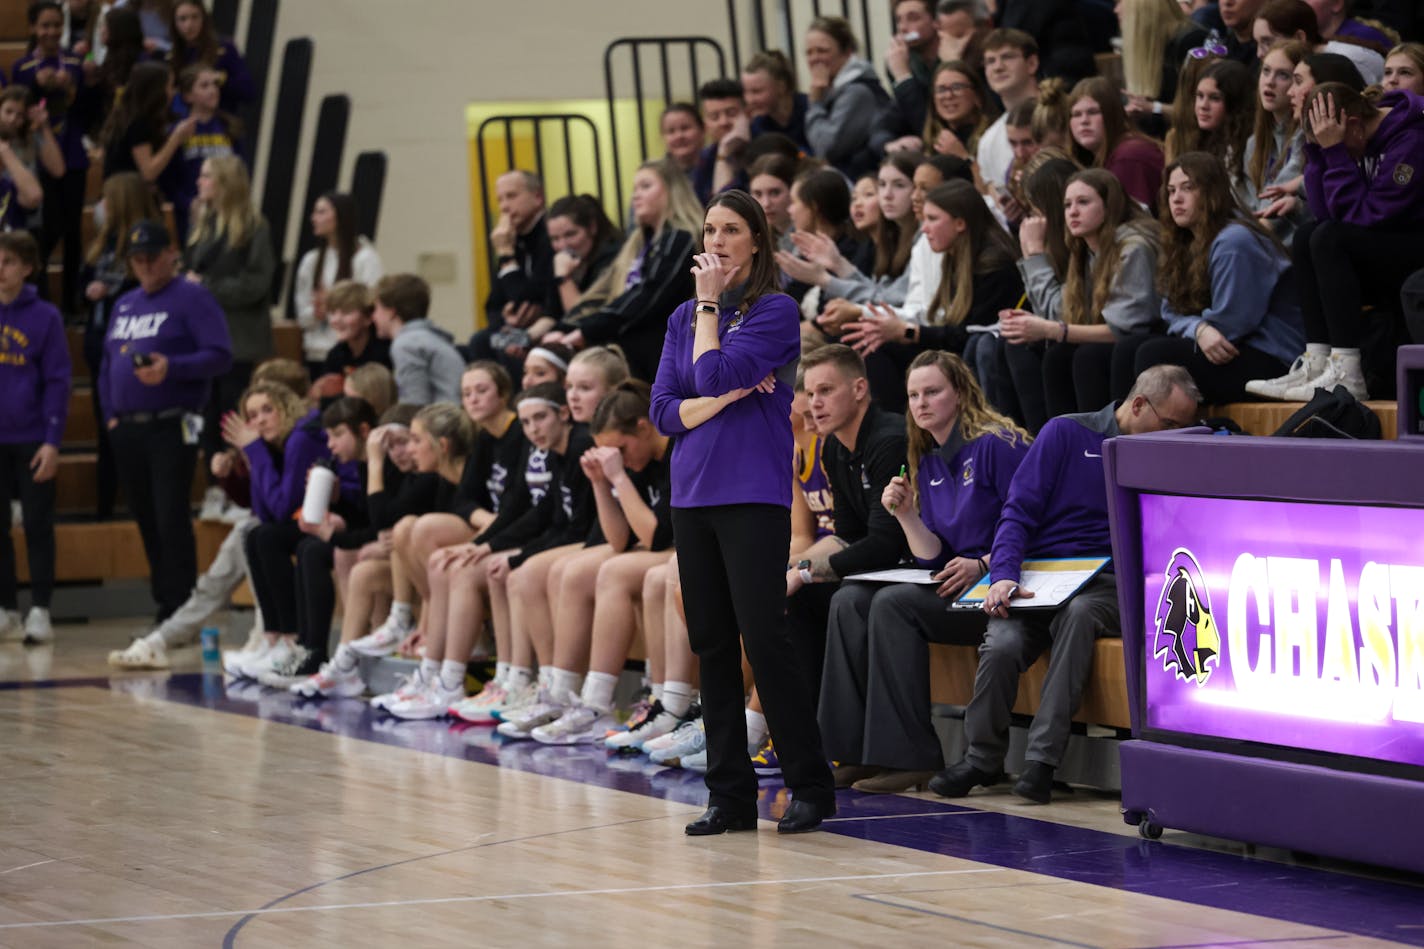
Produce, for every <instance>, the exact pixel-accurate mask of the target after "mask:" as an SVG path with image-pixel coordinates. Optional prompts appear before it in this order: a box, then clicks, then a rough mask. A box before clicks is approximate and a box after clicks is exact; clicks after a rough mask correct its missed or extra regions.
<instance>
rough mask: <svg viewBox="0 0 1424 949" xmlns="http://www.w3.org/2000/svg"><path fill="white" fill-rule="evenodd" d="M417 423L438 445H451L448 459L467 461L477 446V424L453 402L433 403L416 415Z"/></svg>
mask: <svg viewBox="0 0 1424 949" xmlns="http://www.w3.org/2000/svg"><path fill="white" fill-rule="evenodd" d="M415 421H417V422H419V423H420V424H421V425H423V426H424V427H425V430H426V431H427V432H429V433H430V437H431V438H433V439H435V441H436V442H437V443H439V442H440V441H442V440H444V441H446V442H447V443H448V444H449V448H448V449H447V451H448V455H447V456H446V457H447V458H455V459H465V458H468V457H470V449H471V448H472V447H473V446H474V444H475V423H474V422H471V421H470V417H469V416H468V415H466V414H465V410H464V409H462V408H460V407H459V406H458V405H456V404H455V403H453V402H432V403H431V404H430V405H427V406H425V407H423V408H422V409H421V410H420V411H419V412H416V413H415Z"/></svg>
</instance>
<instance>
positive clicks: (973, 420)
mask: <svg viewBox="0 0 1424 949" xmlns="http://www.w3.org/2000/svg"><path fill="white" fill-rule="evenodd" d="M905 387H906V390H907V392H908V393H909V409H908V411H907V412H906V413H905V429H906V435H907V439H908V444H907V452H906V455H907V465H906V467H907V468H908V469H909V472H910V474H909V476H908V477H895V478H892V479H890V483H889V484H887V485H886V486H885V491H884V493H883V494H882V496H881V503H882V504H883V505H884V506H885V509H886V510H888V511H890V512H891V513H892V514H893V515H894V517H895V519H896V520H897V521H898V522H899V523H900V527H901V529H902V530H903V531H904V532H905V539H906V540H907V541H908V542H909V547H910V553H911V555H912V556H913V557H914V558H915V564H916V566H918V567H921V568H925V569H928V570H929V571H931V577H930V578H931V580H933V581H934V585H929V584H913V583H899V584H890V585H881V584H871V583H846V584H843V585H842V586H841V589H840V592H838V593H837V594H836V600H835V605H834V607H833V608H832V610H831V620H830V625H829V626H828V628H827V640H828V641H827V647H826V666H825V672H824V675H823V682H824V683H825V684H824V686H823V689H822V695H823V696H825V695H834V696H836V701H835V702H827V701H824V700H823V701H822V703H821V712H820V720H821V727H822V730H823V733H824V734H825V736H826V737H825V741H826V749H825V750H826V754H827V755H829V756H830V757H832V758H834V759H835V760H836V761H839V762H841V763H842V766H844V765H846V764H852V765H860V766H862V767H863V773H864V777H862V778H861V779H860V780H859V781H857V782H856V783H855V784H853V785H852V787H854V788H855V789H856V790H857V791H867V792H879V793H889V794H894V793H900V792H903V791H907V790H910V789H911V788H915V787H923V786H925V784H926V783H927V782H928V781H929V779H930V777H931V776H932V775H933V774H934V773H935V772H936V771H938V770H939V768H940V767H942V764H943V762H942V758H941V752H940V743H939V739H938V737H937V736H936V735H935V730H934V727H933V725H932V724H931V722H930V714H929V707H930V703H929V676H928V673H927V672H926V671H925V670H926V669H928V667H929V645H928V644H929V643H932V642H934V643H972V642H977V641H978V639H979V637H980V636H981V635H982V633H983V629H984V620H983V619H982V618H980V617H978V616H973V615H969V613H970V611H964V610H950V609H946V605H947V604H948V603H952V602H953V601H954V600H956V599H958V598H959V597H960V596H961V595H962V594H963V593H964V591H965V590H967V589H969V587H970V586H972V585H973V584H974V583H976V582H977V581H978V580H979V579H980V578H982V577H983V576H985V575H986V574H987V573H988V572H989V561H990V551H991V549H992V547H993V542H994V525H995V523H996V522H997V521H998V518H999V513H1000V511H1001V510H1002V509H1003V506H1004V502H1005V500H1006V499H1007V498H1008V493H1009V484H1010V482H1011V481H1012V480H1013V476H1014V472H1015V471H1017V470H1018V467H1019V465H1020V464H1021V463H1022V462H1023V459H1024V457H1025V456H1026V455H1027V454H1028V446H1029V441H1030V438H1029V435H1028V433H1027V432H1025V431H1024V430H1023V429H1021V428H1019V427H1018V426H1017V425H1015V424H1014V423H1013V422H1012V421H1010V420H1009V419H1008V418H1007V417H1005V416H1004V415H1002V414H1000V413H999V412H998V411H997V410H995V409H994V408H993V407H991V406H990V404H989V401H988V399H987V398H986V397H985V395H984V392H983V390H982V389H980V388H979V384H978V383H977V382H976V381H975V378H974V372H973V371H972V370H971V369H970V368H969V366H968V364H966V363H965V362H964V360H962V359H960V358H959V357H958V356H955V355H953V354H952V353H946V352H942V351H936V350H930V351H928V352H923V353H920V354H919V355H918V356H916V357H915V359H914V361H913V362H912V363H911V364H910V370H909V372H908V374H907V375H906V383H905ZM872 631H873V634H872ZM867 669H869V673H868V676H869V677H868V678H867V673H866V671H865V670H867ZM906 683H911V684H913V688H912V689H910V690H909V691H910V693H911V694H906V691H907V689H906Z"/></svg>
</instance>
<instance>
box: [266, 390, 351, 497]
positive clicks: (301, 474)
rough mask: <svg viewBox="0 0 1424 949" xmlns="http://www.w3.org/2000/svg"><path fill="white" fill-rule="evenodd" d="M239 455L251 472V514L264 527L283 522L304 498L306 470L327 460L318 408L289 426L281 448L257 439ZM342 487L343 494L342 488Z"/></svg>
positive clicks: (328, 456)
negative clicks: (242, 455)
mask: <svg viewBox="0 0 1424 949" xmlns="http://www.w3.org/2000/svg"><path fill="white" fill-rule="evenodd" d="M242 453H243V454H244V455H246V456H247V465H248V467H249V468H250V469H251V470H252V513H253V514H256V515H257V517H258V518H259V519H260V520H261V521H262V522H263V523H264V524H271V523H273V522H276V521H285V520H287V519H288V518H290V517H291V516H292V515H293V514H295V513H296V512H297V510H298V509H299V508H301V506H302V499H303V498H304V497H305V496H306V491H307V469H308V468H310V467H311V466H312V465H313V464H315V463H316V462H318V461H321V460H322V459H327V458H330V457H331V452H330V451H328V450H327V447H326V433H325V432H324V431H322V428H321V418H320V410H318V409H312V410H311V411H310V412H308V413H307V414H306V415H305V416H303V417H302V418H301V419H300V420H299V421H298V422H297V424H296V425H295V426H293V427H292V431H291V434H289V435H288V436H287V440H286V442H284V443H283V444H282V447H281V448H273V447H272V446H270V445H268V444H267V443H266V442H264V441H262V440H261V439H258V440H257V441H255V442H253V443H252V444H250V445H248V446H247V447H246V448H244V449H243V450H242ZM277 456H280V458H281V462H280V464H279V463H278V457H277ZM342 488H343V494H344V493H345V488H346V485H344V484H343V485H342Z"/></svg>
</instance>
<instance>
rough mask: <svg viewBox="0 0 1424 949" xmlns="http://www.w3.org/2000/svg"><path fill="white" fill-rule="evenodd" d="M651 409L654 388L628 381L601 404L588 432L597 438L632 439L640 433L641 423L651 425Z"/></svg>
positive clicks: (606, 396)
mask: <svg viewBox="0 0 1424 949" xmlns="http://www.w3.org/2000/svg"><path fill="white" fill-rule="evenodd" d="M651 405H652V387H651V386H649V385H648V384H647V383H646V382H644V381H642V380H641V379H627V380H625V381H624V382H622V383H621V384H620V385H619V386H618V388H616V389H614V390H613V391H612V392H610V393H608V394H607V395H605V396H604V397H603V398H602V399H601V400H600V401H599V403H598V408H596V409H594V410H593V420H592V422H590V423H589V431H590V432H592V433H593V434H595V435H599V434H602V433H603V432H617V433H618V434H620V435H631V434H633V433H634V432H635V431H637V430H638V423H639V422H646V421H648V412H649V410H650V408H651Z"/></svg>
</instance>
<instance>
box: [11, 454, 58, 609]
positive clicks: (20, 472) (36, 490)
mask: <svg viewBox="0 0 1424 949" xmlns="http://www.w3.org/2000/svg"><path fill="white" fill-rule="evenodd" d="M39 449H40V443H39V442H16V443H12V444H0V528H3V529H0V608H4V609H7V610H14V609H17V608H18V606H19V600H18V599H17V597H18V581H17V580H16V577H15V547H14V544H13V543H12V542H11V540H10V527H11V524H10V502H11V501H13V500H15V499H17V498H18V499H19V501H20V511H21V515H22V517H23V518H24V521H25V553H26V554H27V555H28V556H29V563H30V603H31V605H32V606H38V607H41V608H43V609H49V604H50V598H51V595H52V594H53V593H54V481H55V479H54V478H50V479H49V480H48V481H45V482H42V483H40V484H36V483H35V479H34V478H33V477H32V476H31V472H30V460H31V459H33V458H34V457H35V452H37V451H39Z"/></svg>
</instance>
